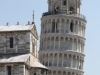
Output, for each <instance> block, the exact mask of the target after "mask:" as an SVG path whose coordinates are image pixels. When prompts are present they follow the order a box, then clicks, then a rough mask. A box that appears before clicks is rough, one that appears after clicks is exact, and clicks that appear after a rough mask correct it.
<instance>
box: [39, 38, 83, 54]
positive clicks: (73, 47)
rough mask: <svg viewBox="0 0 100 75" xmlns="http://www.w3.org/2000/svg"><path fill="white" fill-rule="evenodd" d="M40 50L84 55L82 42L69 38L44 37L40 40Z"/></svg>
mask: <svg viewBox="0 0 100 75" xmlns="http://www.w3.org/2000/svg"><path fill="white" fill-rule="evenodd" d="M40 50H58V51H59V50H62V51H64V50H68V51H75V52H80V53H84V41H83V40H80V39H76V38H69V37H52V36H51V37H44V38H41V39H40Z"/></svg>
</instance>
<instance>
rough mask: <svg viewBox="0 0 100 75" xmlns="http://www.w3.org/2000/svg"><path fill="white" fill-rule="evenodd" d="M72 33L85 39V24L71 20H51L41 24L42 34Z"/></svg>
mask: <svg viewBox="0 0 100 75" xmlns="http://www.w3.org/2000/svg"><path fill="white" fill-rule="evenodd" d="M46 33H71V34H77V35H80V36H83V37H85V22H83V21H82V22H80V21H77V20H70V19H49V20H44V21H43V22H42V24H41V34H46Z"/></svg>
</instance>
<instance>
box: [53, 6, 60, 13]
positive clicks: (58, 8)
mask: <svg viewBox="0 0 100 75" xmlns="http://www.w3.org/2000/svg"><path fill="white" fill-rule="evenodd" d="M59 11H60V7H59V6H55V9H54V14H57V13H59Z"/></svg>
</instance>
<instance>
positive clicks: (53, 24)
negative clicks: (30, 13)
mask: <svg viewBox="0 0 100 75" xmlns="http://www.w3.org/2000/svg"><path fill="white" fill-rule="evenodd" d="M54 32H55V22H54V21H53V22H52V33H54Z"/></svg>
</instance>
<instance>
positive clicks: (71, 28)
mask: <svg viewBox="0 0 100 75" xmlns="http://www.w3.org/2000/svg"><path fill="white" fill-rule="evenodd" d="M70 31H71V32H73V23H72V22H71V23H70Z"/></svg>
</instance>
